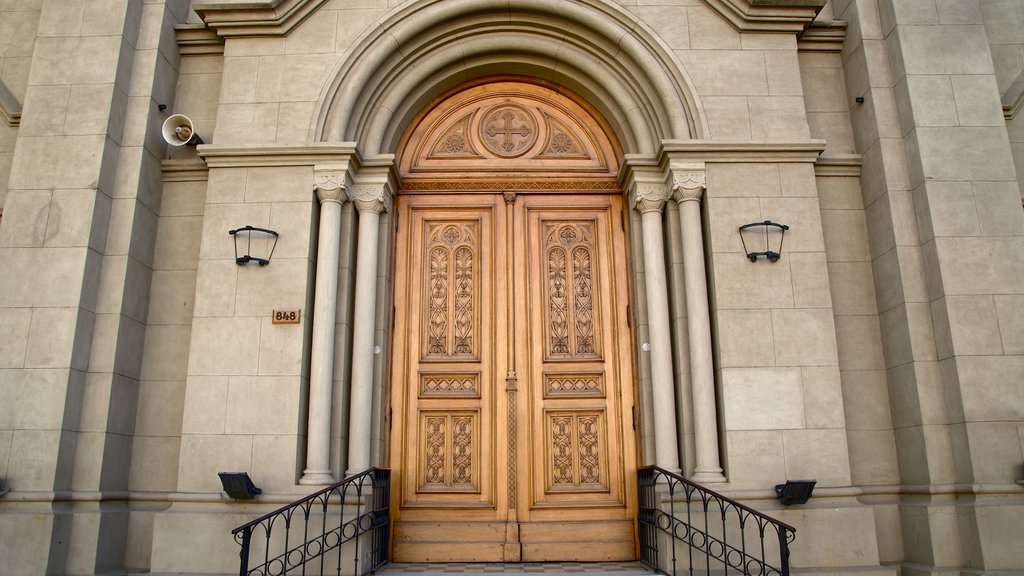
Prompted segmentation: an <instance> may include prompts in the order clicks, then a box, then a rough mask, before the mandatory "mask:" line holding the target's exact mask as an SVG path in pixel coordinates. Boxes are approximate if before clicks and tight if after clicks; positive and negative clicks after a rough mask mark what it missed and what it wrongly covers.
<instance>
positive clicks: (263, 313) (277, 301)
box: [234, 258, 311, 318]
mask: <svg viewBox="0 0 1024 576" xmlns="http://www.w3.org/2000/svg"><path fill="white" fill-rule="evenodd" d="M310 276H311V270H310V262H309V260H306V259H284V258H281V259H278V258H274V259H273V260H271V262H270V264H269V265H268V266H256V265H252V264H250V265H247V266H238V276H237V281H236V284H235V308H234V310H235V311H234V313H235V316H255V317H264V318H269V317H270V313H271V311H272V310H274V309H284V308H288V309H290V308H302V307H303V306H304V305H305V303H306V291H307V285H308V283H309V280H310V279H311V278H310Z"/></svg>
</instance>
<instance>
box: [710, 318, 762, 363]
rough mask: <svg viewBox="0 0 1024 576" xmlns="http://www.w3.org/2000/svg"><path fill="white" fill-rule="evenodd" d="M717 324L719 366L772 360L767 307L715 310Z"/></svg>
mask: <svg viewBox="0 0 1024 576" xmlns="http://www.w3.org/2000/svg"><path fill="white" fill-rule="evenodd" d="M717 326H718V334H717V336H718V348H719V352H718V356H719V363H720V365H721V366H722V367H723V368H732V367H740V366H771V365H773V364H775V346H774V344H773V342H772V324H771V312H770V311H768V310H718V314H717Z"/></svg>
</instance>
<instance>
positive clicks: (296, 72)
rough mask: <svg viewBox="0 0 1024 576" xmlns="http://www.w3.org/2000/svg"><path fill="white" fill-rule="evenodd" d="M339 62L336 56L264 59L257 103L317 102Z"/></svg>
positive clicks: (256, 96)
mask: <svg viewBox="0 0 1024 576" xmlns="http://www.w3.org/2000/svg"><path fill="white" fill-rule="evenodd" d="M337 61H338V57H337V56H335V55H333V54H323V55H320V54H310V55H301V56H299V55H287V56H262V57H261V58H260V69H259V76H258V78H257V80H256V94H255V98H256V102H304V101H315V100H316V99H317V97H318V96H319V95H320V88H321V86H322V85H323V84H324V81H325V80H326V79H327V78H328V77H330V72H331V68H332V67H333V66H334V65H335V64H336V63H337ZM226 71H227V69H226V68H225V72H226Z"/></svg>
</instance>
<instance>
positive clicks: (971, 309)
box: [932, 296, 1003, 358]
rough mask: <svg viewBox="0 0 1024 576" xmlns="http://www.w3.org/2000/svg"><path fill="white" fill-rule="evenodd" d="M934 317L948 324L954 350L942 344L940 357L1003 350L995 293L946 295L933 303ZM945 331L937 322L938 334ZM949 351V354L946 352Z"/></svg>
mask: <svg viewBox="0 0 1024 576" xmlns="http://www.w3.org/2000/svg"><path fill="white" fill-rule="evenodd" d="M932 318H933V319H935V318H940V319H942V320H943V321H944V323H945V324H946V325H947V326H948V330H949V336H950V339H951V341H950V344H951V346H952V349H945V348H944V347H943V346H942V345H941V343H938V342H937V345H938V346H939V358H944V357H946V356H948V355H952V354H956V355H957V356H962V355H972V356H973V355H986V354H987V355H998V354H1002V353H1003V347H1002V340H1001V337H1000V331H999V324H998V322H997V320H996V307H995V302H994V300H993V299H992V297H991V296H946V297H945V298H942V299H940V300H937V301H935V302H933V303H932ZM940 333H942V330H939V327H938V325H937V324H936V337H937V339H938V335H939V334H940ZM943 352H946V355H944V354H943Z"/></svg>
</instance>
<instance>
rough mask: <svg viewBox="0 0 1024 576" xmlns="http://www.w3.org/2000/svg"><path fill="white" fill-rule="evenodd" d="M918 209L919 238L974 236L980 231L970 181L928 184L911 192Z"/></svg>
mask: <svg viewBox="0 0 1024 576" xmlns="http://www.w3.org/2000/svg"><path fill="white" fill-rule="evenodd" d="M914 201H915V204H917V205H918V206H920V208H919V212H918V223H919V226H918V228H919V229H920V230H921V239H922V240H925V241H926V240H929V239H931V238H933V237H934V236H977V235H979V232H980V228H979V222H978V211H977V209H976V203H975V198H974V191H973V189H972V188H971V183H970V182H928V183H926V184H925V185H923V186H921V187H919V188H918V189H917V190H915V191H914Z"/></svg>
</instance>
